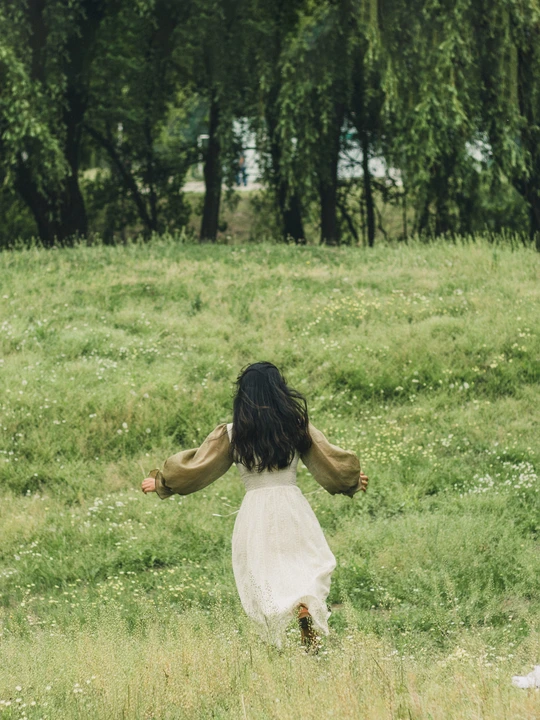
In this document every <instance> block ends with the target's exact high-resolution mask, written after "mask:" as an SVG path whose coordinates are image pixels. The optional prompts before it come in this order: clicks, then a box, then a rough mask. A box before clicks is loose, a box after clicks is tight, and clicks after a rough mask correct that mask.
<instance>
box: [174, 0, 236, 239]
mask: <svg viewBox="0 0 540 720" xmlns="http://www.w3.org/2000/svg"><path fill="white" fill-rule="evenodd" d="M246 2H247V0H186V2H185V3H181V5H184V6H185V10H186V19H185V21H184V22H183V23H182V27H181V28H180V32H179V34H178V37H177V46H176V51H175V56H174V57H175V62H176V65H177V68H178V72H179V73H180V75H181V77H182V82H183V84H185V85H186V86H188V87H189V88H190V89H191V91H193V92H194V93H197V94H198V95H199V97H201V98H202V99H203V100H204V101H205V103H206V106H207V108H208V112H207V118H206V120H207V123H206V126H207V130H208V133H207V134H208V142H207V143H206V145H205V147H204V148H203V149H202V160H203V167H204V183H205V196H204V205H203V212H202V220H201V229H200V239H201V241H202V242H206V241H210V242H214V241H215V240H216V236H217V232H218V224H219V211H220V205H221V188H222V183H223V181H224V180H228V182H229V184H230V183H232V178H233V177H234V172H233V165H234V163H235V162H236V150H237V143H236V142H235V137H234V127H233V123H234V120H235V118H237V117H238V116H241V115H242V112H243V107H244V89H245V87H246V85H247V83H248V80H247V79H246V77H247V75H248V74H249V72H250V68H248V67H247V63H246V59H245V50H244V46H245V33H246V23H247V21H248V15H247V9H246ZM224 169H225V170H227V169H228V171H229V172H224Z"/></svg>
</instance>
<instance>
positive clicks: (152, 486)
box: [141, 477, 156, 494]
mask: <svg viewBox="0 0 540 720" xmlns="http://www.w3.org/2000/svg"><path fill="white" fill-rule="evenodd" d="M141 489H142V491H143V493H145V494H146V493H149V492H156V481H155V478H151V477H147V478H145V479H144V480H143V481H142V483H141Z"/></svg>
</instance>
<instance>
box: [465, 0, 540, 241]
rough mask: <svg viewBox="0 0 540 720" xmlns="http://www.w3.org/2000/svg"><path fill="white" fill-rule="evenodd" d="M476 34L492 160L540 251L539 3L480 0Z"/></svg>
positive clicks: (485, 125) (484, 116)
mask: <svg viewBox="0 0 540 720" xmlns="http://www.w3.org/2000/svg"><path fill="white" fill-rule="evenodd" d="M477 32H478V44H479V48H480V58H481V77H482V123H483V127H484V128H485V131H486V135H487V137H488V138H489V144H490V148H491V152H492V158H493V161H494V163H495V164H496V166H497V168H499V169H500V171H501V172H503V173H504V174H505V175H506V176H507V177H508V178H509V179H510V181H511V182H512V184H513V185H514V187H515V189H516V190H517V191H518V193H519V194H520V195H521V197H522V198H523V199H524V201H525V202H526V204H527V207H528V210H529V232H530V236H531V238H536V247H537V249H538V250H540V5H539V4H538V2H537V1H536V0H521V1H520V2H516V3H508V2H504V1H503V0H498V1H496V2H489V3H488V2H483V3H480V4H479V7H478V21H477Z"/></svg>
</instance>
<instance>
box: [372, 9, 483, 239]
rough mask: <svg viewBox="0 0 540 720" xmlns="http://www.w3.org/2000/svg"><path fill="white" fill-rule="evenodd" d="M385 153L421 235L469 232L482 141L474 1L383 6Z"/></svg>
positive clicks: (381, 24) (380, 18)
mask: <svg viewBox="0 0 540 720" xmlns="http://www.w3.org/2000/svg"><path fill="white" fill-rule="evenodd" d="M379 2H380V9H379V20H380V30H381V36H382V43H383V45H384V52H385V57H386V69H385V74H384V78H383V85H384V91H385V98H386V99H385V106H384V114H385V124H386V127H387V132H386V153H387V156H388V158H389V160H390V161H391V162H392V164H393V165H394V166H395V167H397V168H399V169H400V170H401V173H402V177H403V182H404V185H405V187H406V189H407V191H408V194H410V195H411V196H412V197H413V198H414V203H415V210H416V220H415V230H416V231H417V232H420V233H429V234H435V235H439V234H442V233H447V232H456V231H463V230H467V224H468V222H469V220H470V217H469V213H470V204H469V202H468V196H469V194H470V186H469V184H470V182H471V177H472V176H474V173H475V172H476V166H477V160H475V158H474V155H473V154H472V153H471V147H472V146H473V144H474V143H475V141H477V140H479V139H480V134H479V131H478V118H479V112H480V111H479V106H480V103H479V79H478V69H477V65H478V63H477V60H478V58H477V44H476V34H475V33H476V30H475V23H474V21H475V17H476V15H475V6H474V3H473V2H472V0H452V1H451V2H450V0H446V1H445V2H439V0H412V2H411V1H409V0H407V1H405V0H379Z"/></svg>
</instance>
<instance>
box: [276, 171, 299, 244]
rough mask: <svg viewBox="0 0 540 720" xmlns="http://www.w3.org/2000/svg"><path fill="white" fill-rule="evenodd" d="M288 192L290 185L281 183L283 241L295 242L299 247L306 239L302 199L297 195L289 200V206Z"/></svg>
mask: <svg viewBox="0 0 540 720" xmlns="http://www.w3.org/2000/svg"><path fill="white" fill-rule="evenodd" d="M287 192H288V183H286V182H284V181H282V182H280V184H279V192H278V205H279V212H280V215H281V219H282V228H283V239H284V240H285V241H289V240H294V242H295V243H296V244H297V245H302V244H304V243H305V238H304V225H303V223H302V210H301V205H300V198H299V197H298V195H297V194H296V193H295V194H294V195H292V196H291V197H290V198H289V203H288V204H287Z"/></svg>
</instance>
